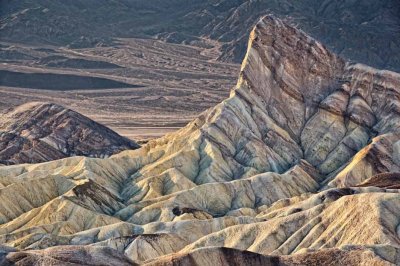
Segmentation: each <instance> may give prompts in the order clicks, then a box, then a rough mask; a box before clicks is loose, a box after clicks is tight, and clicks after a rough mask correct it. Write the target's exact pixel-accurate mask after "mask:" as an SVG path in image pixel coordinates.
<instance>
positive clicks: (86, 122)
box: [0, 103, 139, 164]
mask: <svg viewBox="0 0 400 266" xmlns="http://www.w3.org/2000/svg"><path fill="white" fill-rule="evenodd" d="M137 148H139V145H138V144H136V143H135V142H134V141H131V140H129V139H126V138H124V137H122V136H119V135H118V134H117V133H115V132H114V131H112V130H111V129H109V128H107V127H105V126H102V125H100V124H98V123H96V122H94V121H92V120H90V119H89V118H87V117H85V116H83V115H81V114H79V113H77V112H74V111H72V110H69V109H65V108H64V107H62V106H59V105H55V104H50V103H28V104H24V105H22V106H19V107H17V108H15V109H12V110H9V112H6V113H5V114H2V116H1V118H0V163H2V164H21V163H40V162H46V161H51V160H57V159H62V158H65V157H69V156H88V157H100V158H104V157H108V156H110V155H112V154H115V153H118V152H120V151H123V150H127V149H137Z"/></svg>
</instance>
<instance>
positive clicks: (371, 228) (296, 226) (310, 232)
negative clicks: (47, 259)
mask: <svg viewBox="0 0 400 266" xmlns="http://www.w3.org/2000/svg"><path fill="white" fill-rule="evenodd" d="M399 90H400V75H399V74H396V73H393V72H387V71H379V70H376V69H372V68H368V67H366V66H363V65H357V64H356V65H350V64H348V63H346V62H345V61H343V60H342V59H341V58H339V57H338V56H336V55H335V54H333V53H331V52H330V51H329V50H327V49H326V48H325V47H324V46H323V45H322V44H321V43H319V42H318V41H316V40H314V39H312V38H310V37H309V36H307V35H306V34H305V33H304V32H302V31H300V30H298V29H295V28H293V27H291V26H288V25H286V24H285V23H283V22H282V21H281V20H279V19H275V18H273V17H270V16H267V17H265V18H263V19H262V20H261V21H260V22H259V23H258V24H257V26H256V27H255V28H254V30H253V31H252V33H251V36H250V41H249V48H248V51H247V55H246V58H245V60H244V62H243V65H242V69H241V72H240V77H239V80H238V83H237V86H236V87H235V88H234V89H233V90H232V93H231V96H230V97H229V98H228V99H226V100H225V101H223V102H222V103H220V104H219V105H217V106H216V107H214V108H212V109H210V110H208V111H207V112H205V113H203V114H202V115H201V116H200V117H199V118H197V119H196V120H194V121H193V122H191V123H190V124H189V125H187V126H186V127H185V128H183V129H181V130H179V131H178V132H176V133H172V134H169V135H167V136H165V137H163V138H161V139H158V140H154V141H150V142H149V143H148V144H147V145H146V146H144V147H142V148H141V149H138V150H135V151H126V152H122V153H120V154H118V155H115V156H112V157H111V158H108V159H94V158H83V157H74V158H67V159H63V160H59V161H55V162H50V163H45V164H37V165H23V166H8V167H1V168H0V184H1V187H2V188H1V192H2V193H0V199H1V200H0V204H3V207H2V208H0V219H1V223H2V225H1V226H0V242H1V243H3V244H5V245H8V246H14V247H16V248H18V249H21V250H24V249H45V248H48V247H51V246H61V245H91V247H103V248H104V247H105V248H107V247H111V248H113V249H116V250H117V251H118V252H121V253H124V254H125V256H126V257H127V258H129V259H130V260H131V261H133V262H134V263H138V264H146V263H149V264H150V265H151V264H154V265H169V264H171V263H175V262H176V263H178V265H187V264H188V263H189V262H188V261H190V262H191V263H193V264H198V265H203V264H206V263H210V264H214V263H215V262H216V261H218V262H220V263H231V261H228V260H227V255H226V254H231V255H232V256H233V257H234V258H235V261H238V263H239V262H240V263H241V262H243V263H244V262H248V263H249V264H251V265H260V264H265V263H266V264H268V263H271V264H274V263H275V264H278V263H282V264H283V265H296V263H303V264H310V265H318V263H321V262H324V263H325V264H327V265H329V264H332V265H335V264H338V263H345V264H346V265H347V264H348V265H357V264H360V263H364V264H376V265H388V264H389V263H395V264H396V263H397V264H398V263H400V255H399V252H398V249H397V247H398V245H399V244H400V241H399V230H398V225H399V224H400V217H399V216H398V213H399V212H400V194H399V192H400V191H399V190H398V189H396V186H397V184H398V183H397V181H396V177H397V175H396V174H394V173H395V172H397V171H399V170H398V168H399V167H400V164H399V163H400V161H399V158H398V157H399V150H398V148H399V147H398V146H399V145H398V143H399V136H400V135H399V133H398V125H400V123H399V120H398V119H399V115H400V112H399V111H398V108H399V99H400V97H399V96H400V95H399ZM385 172H392V174H391V175H390V177H391V178H388V177H387V175H383V176H382V175H379V174H381V173H385ZM377 174H378V175H377ZM382 178H383V179H382ZM382 182H383V183H384V185H382V184H381V183H382ZM27 186H29V188H30V189H29V190H27V189H26V187H27ZM15 195H18V197H19V198H18V199H19V200H18V202H19V204H14V203H13V201H14V200H15ZM224 248H231V249H235V250H233V251H232V250H230V249H229V250H227V249H224ZM58 249H59V250H62V249H63V247H58ZM69 250H72V251H71V252H75V251H73V250H74V249H73V248H72V249H69ZM100 251H101V252H103V250H100ZM100 251H99V252H100ZM244 251H250V252H254V253H256V254H254V253H248V252H244ZM29 252H31V251H29ZM41 252H42V251H40V252H39V251H38V254H42V255H40V256H43V254H47V253H46V251H43V252H44V253H41ZM15 253H16V254H18V251H14V253H13V252H9V253H7V254H8V255H7V256H6V257H8V259H9V260H10V259H13V258H15V257H16V256H17V255H15ZM101 254H102V253H101ZM101 254H100V255H99V256H102V255H101ZM28 255H29V256H32V255H30V254H28ZM133 262H132V263H133Z"/></svg>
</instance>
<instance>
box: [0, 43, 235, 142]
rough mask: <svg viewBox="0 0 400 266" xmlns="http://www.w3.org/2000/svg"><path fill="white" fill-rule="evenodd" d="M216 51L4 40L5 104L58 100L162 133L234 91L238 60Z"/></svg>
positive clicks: (1, 86)
mask: <svg viewBox="0 0 400 266" xmlns="http://www.w3.org/2000/svg"><path fill="white" fill-rule="evenodd" d="M213 53H214V51H212V50H211V51H209V50H207V49H202V48H195V47H189V46H185V45H177V44H167V43H164V42H161V41H156V40H143V39H124V40H120V42H119V44H118V45H115V46H113V47H95V48H86V49H68V48H57V47H53V46H46V47H45V48H43V47H41V48H38V47H36V46H33V47H32V46H25V45H15V44H9V43H2V44H1V48H0V56H1V61H2V63H0V92H1V95H2V97H1V98H0V111H5V110H7V109H8V108H11V107H15V106H18V105H20V104H22V103H26V102H32V101H40V102H53V103H57V104H61V105H63V106H65V107H68V108H71V109H73V110H76V111H78V112H80V113H82V114H84V115H86V116H88V117H90V118H91V119H93V120H95V121H97V122H100V123H103V124H105V125H107V126H109V127H111V128H112V129H114V130H116V131H117V132H119V133H120V134H122V135H124V136H128V137H130V138H133V139H139V140H140V139H147V138H153V137H159V136H162V135H163V134H165V133H166V132H171V131H175V130H177V129H178V128H180V127H182V126H184V125H185V124H187V123H188V122H189V121H190V120H191V119H193V118H194V117H196V116H197V115H198V114H199V113H201V112H203V111H205V110H206V109H208V108H210V107H212V106H214V105H215V104H217V103H218V102H220V101H221V100H223V99H224V98H226V97H227V96H228V95H229V90H230V88H232V87H233V85H234V84H235V79H236V77H235V76H236V75H237V73H238V72H239V65H238V64H228V63H221V62H216V61H215V60H213V58H214V56H213Z"/></svg>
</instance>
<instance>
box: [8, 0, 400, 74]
mask: <svg viewBox="0 0 400 266" xmlns="http://www.w3.org/2000/svg"><path fill="white" fill-rule="evenodd" d="M267 13H273V14H275V15H277V16H279V17H281V18H283V19H286V20H287V21H288V22H290V23H291V24H293V25H298V27H299V28H301V29H303V30H305V31H306V32H308V33H310V34H311V35H312V36H313V37H315V38H317V39H319V40H321V41H322V42H324V43H325V44H327V46H328V47H329V48H330V49H332V50H333V51H335V52H336V53H338V54H340V55H342V56H344V57H345V58H348V59H351V60H354V61H357V62H361V63H365V64H369V65H372V66H375V67H379V68H386V69H390V70H397V71H399V70H400V15H399V14H400V3H399V1H397V0H380V1H375V0H360V1H355V0H343V1H329V0H298V1H290V0H271V1H265V0H250V1H249V0H247V1H245V0H208V1H198V0H171V1H163V0H117V1H115V0H74V1H62V0H21V1H11V0H5V1H1V3H0V39H1V40H2V41H10V42H24V43H36V44H56V45H69V46H70V47H88V46H96V45H110V44H112V43H113V41H114V40H115V38H126V37H138V38H158V39H163V40H166V41H169V42H175V43H186V44H190V45H196V46H205V47H206V46H210V45H216V43H215V42H212V41H218V48H219V49H220V51H221V53H220V54H219V55H218V58H219V59H221V60H226V61H234V62H241V60H242V59H243V56H244V54H245V48H246V45H247V36H248V33H249V32H250V29H251V28H252V26H253V25H254V24H255V22H256V21H257V19H258V18H259V17H260V16H262V15H265V14H267ZM210 40H211V42H210Z"/></svg>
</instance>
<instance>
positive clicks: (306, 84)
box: [237, 15, 345, 102]
mask: <svg viewBox="0 0 400 266" xmlns="http://www.w3.org/2000/svg"><path fill="white" fill-rule="evenodd" d="M344 67H345V62H344V60H342V59H341V58H340V57H338V56H336V55H335V54H333V53H332V52H330V51H329V50H328V49H326V48H325V46H324V45H322V44H321V43H320V42H318V41H316V40H314V39H313V38H311V37H310V36H308V35H307V34H305V33H304V32H303V31H301V30H299V29H297V28H295V27H293V26H290V25H289V24H287V23H285V22H283V21H282V20H280V19H278V18H275V17H273V16H269V15H268V16H265V17H263V18H262V19H261V20H260V21H259V22H258V23H257V24H256V26H255V27H254V29H253V30H252V32H251V34H250V39H249V44H248V50H247V54H246V56H245V59H244V61H243V64H242V69H241V73H240V78H239V82H238V86H237V87H238V88H240V87H241V86H242V85H244V84H245V86H246V87H249V88H250V89H251V90H254V92H255V93H256V94H257V95H259V96H261V97H262V99H263V100H264V101H266V102H268V101H269V100H272V99H273V98H274V96H276V94H280V93H282V90H283V91H284V92H285V93H286V94H289V95H291V96H292V97H293V98H294V99H296V100H298V101H306V100H314V101H318V102H319V100H321V98H323V96H326V94H327V93H328V92H329V91H330V90H331V89H332V87H333V86H332V82H333V81H334V80H335V78H339V77H340V76H341V75H342V73H343V71H344Z"/></svg>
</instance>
